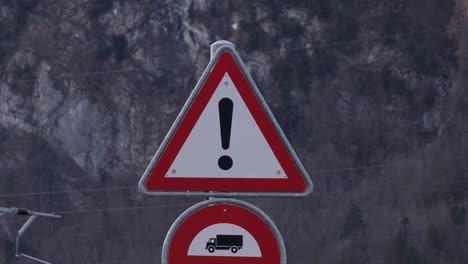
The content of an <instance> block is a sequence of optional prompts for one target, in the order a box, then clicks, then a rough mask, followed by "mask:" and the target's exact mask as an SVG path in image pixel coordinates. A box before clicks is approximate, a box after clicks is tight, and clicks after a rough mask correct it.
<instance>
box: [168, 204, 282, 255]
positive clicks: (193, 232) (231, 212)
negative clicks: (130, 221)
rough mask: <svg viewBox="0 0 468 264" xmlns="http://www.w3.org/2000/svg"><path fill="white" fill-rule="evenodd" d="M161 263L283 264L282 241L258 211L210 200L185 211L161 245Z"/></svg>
mask: <svg viewBox="0 0 468 264" xmlns="http://www.w3.org/2000/svg"><path fill="white" fill-rule="evenodd" d="M162 263H163V264H186V263H191V264H219V263H223V264H237V263H241V264H286V250H285V247H284V243H283V239H282V237H281V235H280V233H279V231H278V229H277V228H276V226H275V225H274V223H273V222H272V221H271V220H270V218H268V216H266V214H265V213H263V212H262V211H260V209H258V208H256V207H254V206H252V205H250V204H248V203H246V202H243V201H239V200H235V199H213V200H208V201H205V202H201V203H198V204H196V205H194V206H192V207H191V208H189V209H188V210H187V211H185V212H184V213H183V214H182V215H181V216H180V217H179V218H178V219H177V220H176V221H175V223H174V224H173V225H172V227H171V229H170V230H169V233H168V234H167V237H166V239H165V241H164V245H163V254H162Z"/></svg>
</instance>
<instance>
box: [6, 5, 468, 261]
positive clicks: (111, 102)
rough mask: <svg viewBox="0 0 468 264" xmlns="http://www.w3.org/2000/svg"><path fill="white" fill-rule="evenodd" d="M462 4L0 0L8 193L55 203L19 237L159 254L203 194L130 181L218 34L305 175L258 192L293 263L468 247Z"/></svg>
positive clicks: (43, 243)
mask: <svg viewBox="0 0 468 264" xmlns="http://www.w3.org/2000/svg"><path fill="white" fill-rule="evenodd" d="M466 8H467V6H466V3H465V2H464V1H462V0H458V1H455V0H450V1H437V0H426V1H422V0H409V1H408V0H406V1H403V0H397V1H377V0H368V1H337V0H311V1H287V2H281V1H255V2H254V1H193V0H192V1H191V0H186V1H143V0H139V1H132V2H129V1H118V0H102V1H101V0H100V1H91V0H88V1H86V0H85V1H78V0H73V1H51V0H50V1H49V0H46V1H34V0H15V1H14V0H2V1H1V2H0V74H1V75H0V206H19V207H28V208H31V209H35V210H43V211H57V212H63V215H64V216H65V217H64V219H63V220H60V221H55V220H40V221H38V223H37V225H34V226H33V228H31V233H28V234H27V239H26V241H25V244H24V246H25V250H26V251H28V252H29V253H31V254H33V255H36V256H40V257H43V258H45V259H48V260H50V261H52V262H54V263H137V262H138V263H159V259H160V252H161V246H162V243H163V239H164V236H165V234H166V232H167V230H168V229H169V227H170V225H171V223H172V222H173V221H174V220H175V218H176V217H177V216H178V215H179V214H180V213H181V212H182V211H184V210H185V209H186V208H188V207H189V205H190V204H194V203H195V202H197V201H199V200H198V199H188V198H150V197H145V196H143V195H142V194H140V193H139V192H138V191H136V189H135V188H133V187H132V186H135V185H136V184H137V182H138V180H139V178H140V176H141V175H142V173H143V171H144V169H145V168H146V166H147V164H148V163H149V161H150V159H151V157H152V155H153V154H154V152H155V151H156V149H157V147H158V145H159V144H160V142H161V141H162V139H163V137H164V135H165V133H166V132H167V131H168V129H169V127H170V125H171V124H172V122H173V120H174V119H175V117H176V115H177V113H178V111H179V110H180V108H181V107H182V105H183V103H184V101H185V100H186V98H187V97H188V95H189V93H190V91H191V89H192V88H193V86H194V85H195V83H196V80H197V79H198V77H199V76H200V75H201V72H202V71H203V69H204V67H205V66H206V64H207V63H208V61H209V45H210V44H211V43H212V42H214V41H216V40H219V39H226V40H229V41H231V42H233V43H235V44H236V45H237V48H238V50H239V51H240V53H241V56H242V58H243V60H244V62H245V63H246V65H247V66H248V68H249V71H250V72H251V74H252V76H253V78H254V80H255V81H256V83H257V85H258V86H259V88H260V89H261V91H262V93H263V95H264V97H265V99H266V100H267V101H268V102H269V105H270V107H271V109H272V111H273V112H274V114H275V115H276V118H277V119H278V121H279V123H280V125H281V126H282V127H283V130H284V132H285V133H286V135H287V136H288V138H289V140H290V142H291V144H292V145H293V147H294V148H295V149H296V151H297V153H298V155H299V157H300V158H301V160H302V162H303V163H304V165H305V167H306V169H307V170H308V171H309V174H310V176H311V178H312V180H313V181H314V185H315V193H314V194H313V195H311V196H310V197H307V198H304V199H300V200H296V199H261V200H250V202H252V203H254V204H256V205H258V206H259V207H260V208H262V209H264V210H265V212H266V213H267V214H269V215H270V217H271V218H272V219H273V220H274V221H275V222H276V223H277V225H278V228H279V229H280V231H281V233H282V235H283V237H284V239H285V243H286V245H287V251H288V259H289V263H301V264H302V263H304V264H305V263H343V264H346V263H466V262H467V260H468V255H467V253H466V250H464V248H466V246H467V244H468V237H467V236H466V234H467V233H468V232H467V230H466V223H465V218H466V201H467V200H466V199H467V196H466V191H467V187H468V183H467V175H466V174H467V172H466V171H467V166H468V165H467V164H468V163H467V158H468V156H467V151H466V149H467V146H468V141H467V140H468V138H467V134H466V131H467V125H466V124H467V122H468V120H467V116H468V115H467V114H468V104H467V102H468V92H467V91H468V90H467V89H466V84H467V80H466V76H468V75H467V74H466V71H467V63H466V58H465V53H466V50H465V49H466V45H467V32H466V29H467V24H466V23H467V20H466V18H467V12H466ZM115 186H123V187H125V186H129V187H128V188H116V189H105V190H94V191H91V190H89V189H93V188H109V187H115ZM85 189H88V190H85ZM74 190H80V191H74ZM55 191H64V192H55ZM50 192H52V193H50ZM34 193H42V194H34ZM20 194H21V195H20ZM146 206H152V207H146ZM123 207H125V208H127V207H135V208H133V209H126V210H116V209H106V210H101V209H104V208H123ZM87 210H89V211H87ZM64 211H67V212H64ZM22 221H24V219H19V218H14V217H0V263H23V262H24V263H26V261H23V262H22V261H21V260H15V259H14V257H13V256H14V250H13V246H14V243H13V241H14V236H15V232H16V231H17V230H18V228H19V227H20V225H21V223H22Z"/></svg>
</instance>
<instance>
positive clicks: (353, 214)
mask: <svg viewBox="0 0 468 264" xmlns="http://www.w3.org/2000/svg"><path fill="white" fill-rule="evenodd" d="M366 227H367V225H366V223H365V222H364V219H363V214H362V210H361V208H359V207H358V206H357V205H355V204H353V205H351V208H350V209H349V211H348V214H347V215H346V218H345V222H344V226H343V232H342V233H341V238H344V237H347V236H349V235H350V234H351V233H352V232H353V231H354V230H363V229H365V228H366Z"/></svg>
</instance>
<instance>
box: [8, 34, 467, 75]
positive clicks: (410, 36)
mask: <svg viewBox="0 0 468 264" xmlns="http://www.w3.org/2000/svg"><path fill="white" fill-rule="evenodd" d="M457 27H458V26H454V25H451V26H445V27H432V28H427V29H423V30H419V31H410V32H400V33H396V34H391V35H384V36H379V37H371V38H362V39H353V40H345V41H337V42H327V43H323V44H316V45H306V46H302V47H296V48H285V49H275V50H271V51H258V53H263V54H270V53H275V54H276V53H279V52H281V51H287V52H291V51H300V50H310V49H313V48H319V47H331V46H341V45H345V44H351V43H359V42H370V41H376V40H381V39H387V38H394V37H400V38H404V39H410V38H414V37H416V36H418V35H426V34H436V33H441V32H446V31H449V30H452V29H455V28H457ZM428 41H430V40H428ZM187 64H193V61H189V60H187V61H181V62H178V63H167V64H159V65H154V66H155V67H157V68H164V67H171V66H176V65H187ZM319 64H320V63H319ZM141 70H144V67H136V68H133V67H128V68H120V69H112V70H103V71H92V72H83V73H75V74H71V73H62V74H60V75H59V76H56V77H51V78H50V79H51V80H58V79H70V78H80V77H90V76H96V75H107V74H115V73H125V72H135V71H141ZM36 78H37V76H35V77H31V78H27V79H18V80H12V81H5V83H7V84H16V83H29V82H35V81H36Z"/></svg>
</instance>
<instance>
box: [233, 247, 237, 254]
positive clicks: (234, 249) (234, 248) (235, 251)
mask: <svg viewBox="0 0 468 264" xmlns="http://www.w3.org/2000/svg"><path fill="white" fill-rule="evenodd" d="M237 250H239V249H238V248H237V247H232V248H231V252H232V253H234V254H236V253H237Z"/></svg>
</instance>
